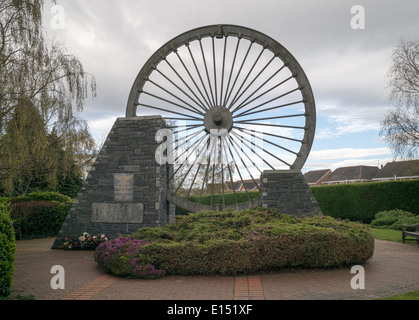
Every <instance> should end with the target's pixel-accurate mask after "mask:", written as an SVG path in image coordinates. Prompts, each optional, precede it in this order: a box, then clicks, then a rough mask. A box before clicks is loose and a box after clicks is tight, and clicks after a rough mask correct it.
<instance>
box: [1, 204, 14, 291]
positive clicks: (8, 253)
mask: <svg viewBox="0 0 419 320" xmlns="http://www.w3.org/2000/svg"><path fill="white" fill-rule="evenodd" d="M15 251H16V246H15V233H14V229H13V221H12V219H11V218H10V215H9V213H8V211H7V209H6V207H5V206H4V205H2V204H0V297H7V296H9V295H10V292H11V287H12V279H13V271H14V268H13V263H14V260H15Z"/></svg>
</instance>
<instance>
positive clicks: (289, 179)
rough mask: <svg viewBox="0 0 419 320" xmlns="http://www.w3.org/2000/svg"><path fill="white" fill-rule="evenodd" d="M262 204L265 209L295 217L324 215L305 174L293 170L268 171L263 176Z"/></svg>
mask: <svg viewBox="0 0 419 320" xmlns="http://www.w3.org/2000/svg"><path fill="white" fill-rule="evenodd" d="M260 181H261V182H262V193H261V202H262V206H263V207H265V208H273V209H277V210H278V213H280V214H281V213H284V214H290V215H294V216H298V217H301V216H308V215H322V212H321V210H320V207H319V205H318V204H317V201H316V199H315V198H314V196H313V193H312V192H311V190H310V187H309V186H308V184H307V182H306V181H305V179H304V176H303V174H302V173H301V172H300V171H296V170H295V171H293V170H284V171H282V170H266V171H263V172H262V174H261V179H260Z"/></svg>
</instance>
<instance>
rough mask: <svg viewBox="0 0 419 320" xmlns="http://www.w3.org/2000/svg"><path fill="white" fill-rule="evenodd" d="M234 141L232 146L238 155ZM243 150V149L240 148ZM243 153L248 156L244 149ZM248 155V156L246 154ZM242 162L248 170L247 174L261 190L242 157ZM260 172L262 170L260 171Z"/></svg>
mask: <svg viewBox="0 0 419 320" xmlns="http://www.w3.org/2000/svg"><path fill="white" fill-rule="evenodd" d="M230 139H231V138H230ZM234 143H235V142H234V141H233V140H231V145H232V147H233V148H234V150H235V151H236V153H237V154H240V153H239V152H238V151H237V149H236V147H235V146H234ZM240 149H241V148H240ZM241 151H242V153H243V154H246V153H244V152H243V149H241ZM246 155H247V154H246ZM240 160H241V162H242V163H243V165H244V167H245V168H246V170H247V173H248V174H249V175H250V177H251V178H252V180H253V182H254V183H255V185H256V186H257V188H258V189H259V190H260V187H259V185H258V183H257V182H256V181H255V178H253V175H252V173H251V172H250V170H249V168H248V167H247V165H246V163H245V162H244V161H243V158H242V157H240ZM252 163H253V164H254V162H253V161H252ZM259 171H260V170H259Z"/></svg>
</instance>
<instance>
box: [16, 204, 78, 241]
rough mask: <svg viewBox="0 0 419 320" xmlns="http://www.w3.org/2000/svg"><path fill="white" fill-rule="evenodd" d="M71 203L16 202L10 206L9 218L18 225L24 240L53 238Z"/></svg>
mask: <svg viewBox="0 0 419 320" xmlns="http://www.w3.org/2000/svg"><path fill="white" fill-rule="evenodd" d="M70 208H71V203H59V202H55V201H30V202H26V201H25V202H17V203H13V204H11V205H10V207H9V210H10V214H11V217H12V218H13V219H14V220H15V221H16V222H18V223H19V224H20V227H21V231H22V236H23V237H25V238H34V237H49V236H55V235H56V234H57V233H58V231H59V230H60V228H61V225H62V224H63V222H64V220H65V218H66V217H67V214H68V211H69V210H70Z"/></svg>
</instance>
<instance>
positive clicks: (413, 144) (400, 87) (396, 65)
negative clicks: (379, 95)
mask: <svg viewBox="0 0 419 320" xmlns="http://www.w3.org/2000/svg"><path fill="white" fill-rule="evenodd" d="M388 78H389V81H388V83H389V87H390V89H391V92H390V101H391V102H392V103H393V105H394V106H393V109H392V110H391V111H390V112H389V114H388V115H387V116H386V117H385V119H384V121H383V122H382V124H381V132H380V136H382V137H383V139H384V140H385V141H386V142H387V143H388V145H389V146H390V148H391V149H392V151H393V153H394V155H395V157H398V156H400V157H402V158H417V157H418V156H419V40H415V41H410V40H409V41H408V40H403V39H402V40H400V42H399V44H398V46H397V47H396V48H395V50H394V51H393V55H392V65H391V67H390V70H389V72H388Z"/></svg>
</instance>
